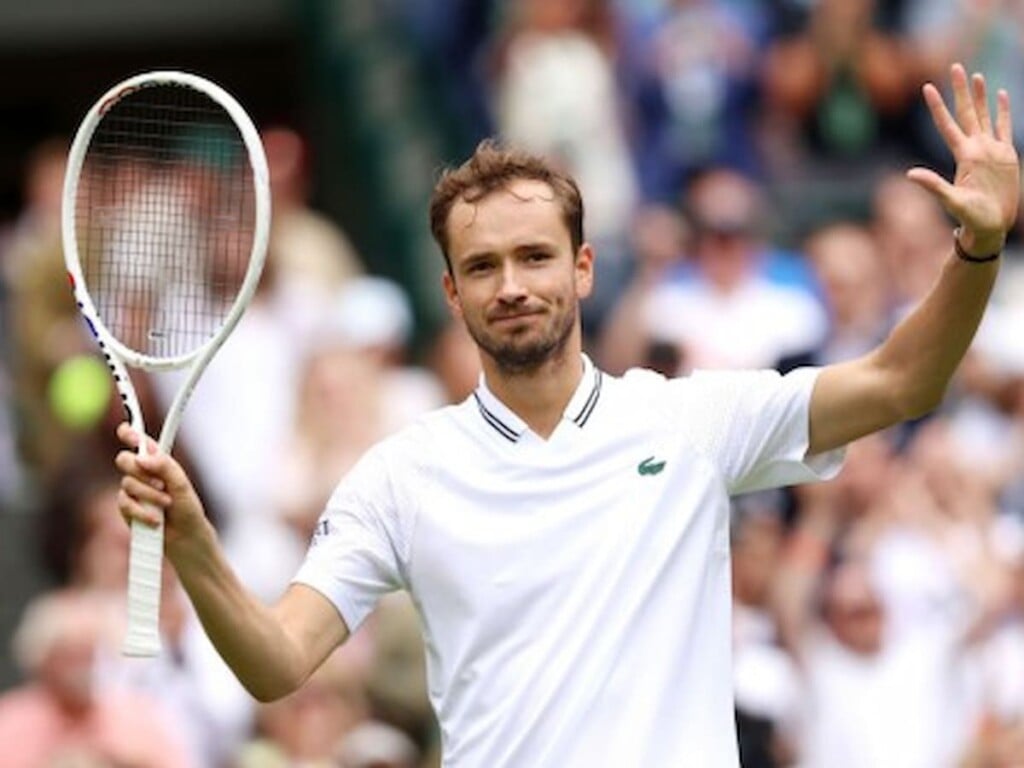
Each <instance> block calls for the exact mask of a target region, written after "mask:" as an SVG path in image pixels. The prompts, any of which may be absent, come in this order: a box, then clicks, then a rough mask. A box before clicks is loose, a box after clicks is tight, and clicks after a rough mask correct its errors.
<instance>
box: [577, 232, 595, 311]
mask: <svg viewBox="0 0 1024 768" xmlns="http://www.w3.org/2000/svg"><path fill="white" fill-rule="evenodd" d="M575 271H576V278H575V279H576V295H577V296H578V297H579V298H581V299H585V298H587V296H589V295H590V293H591V291H593V290H594V249H593V247H592V246H591V245H590V243H583V245H581V246H580V249H579V250H578V251H577V252H576V264H575Z"/></svg>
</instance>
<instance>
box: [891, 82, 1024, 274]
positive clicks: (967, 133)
mask: <svg viewBox="0 0 1024 768" xmlns="http://www.w3.org/2000/svg"><path fill="white" fill-rule="evenodd" d="M950 80H951V82H952V86H953V103H954V109H955V113H956V114H955V116H954V115H953V114H951V113H950V111H949V109H948V108H947V107H946V104H945V102H943V100H942V96H941V95H940V94H939V90H938V89H937V88H936V87H935V86H934V85H933V84H932V83H927V84H926V85H925V86H924V88H923V93H924V100H925V103H927V105H928V109H929V111H930V112H931V114H932V119H933V120H934V121H935V126H936V128H938V130H939V133H940V134H941V135H942V138H943V140H944V141H945V142H946V146H947V147H949V150H950V152H952V153H953V158H954V159H955V160H956V175H955V177H954V179H953V183H950V182H948V181H946V180H945V179H943V178H942V177H941V176H940V175H939V174H937V173H935V172H934V171H932V170H929V169H927V168H912V169H910V170H909V171H908V172H907V177H908V178H909V179H911V180H912V181H914V182H916V183H917V184H920V185H921V186H922V187H924V188H925V189H927V190H928V191H929V192H931V193H932V194H934V195H935V196H936V197H938V198H939V200H940V201H941V202H942V205H943V206H944V207H945V209H946V210H947V211H948V212H949V214H950V215H951V216H953V217H954V218H955V219H956V220H957V221H959V222H960V225H961V229H960V233H959V238H960V245H961V247H962V248H963V249H964V250H965V251H966V252H967V253H968V254H970V255H972V256H984V255H988V254H991V253H996V252H998V251H999V250H1001V249H1002V247H1003V243H1004V242H1005V240H1006V233H1007V232H1008V231H1009V230H1010V228H1011V227H1012V226H1013V223H1014V221H1015V220H1016V218H1017V209H1018V201H1019V197H1020V161H1019V160H1018V158H1017V151H1016V149H1014V146H1013V129H1012V123H1011V118H1010V97H1009V95H1008V94H1007V93H1006V91H1005V90H1002V89H1000V90H999V91H998V93H997V95H996V117H995V123H994V124H993V122H992V118H991V116H990V114H989V107H988V95H987V88H986V84H985V78H984V76H983V75H981V74H974V75H973V76H971V77H970V79H968V77H967V72H966V71H965V70H964V68H963V66H962V65H961V64H954V65H953V66H952V67H951V68H950Z"/></svg>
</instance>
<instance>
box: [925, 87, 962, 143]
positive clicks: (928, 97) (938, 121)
mask: <svg viewBox="0 0 1024 768" xmlns="http://www.w3.org/2000/svg"><path fill="white" fill-rule="evenodd" d="M921 93H922V95H923V96H924V102H925V104H927V105H928V111H929V112H931V115H932V122H934V123H935V127H936V128H937V129H938V131H939V133H940V134H941V135H942V139H943V141H945V142H946V146H947V147H949V148H950V150H952V151H953V152H954V154H955V153H956V150H957V148H958V147H959V146H960V144H961V142H962V141H963V140H964V132H963V131H962V130H960V126H959V125H957V122H956V120H955V119H953V115H952V114H950V112H949V109H948V108H947V107H946V102H945V101H943V100H942V94H941V93H939V89H938V88H936V87H935V86H934V85H932V84H931V83H926V84H925V85H924V87H923V88H922V89H921Z"/></svg>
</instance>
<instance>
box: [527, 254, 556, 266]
mask: <svg viewBox="0 0 1024 768" xmlns="http://www.w3.org/2000/svg"><path fill="white" fill-rule="evenodd" d="M550 258H551V254H550V253H548V252H547V251H530V252H529V253H527V254H526V260H527V261H528V262H530V263H531V264H540V263H542V262H545V261H547V260H548V259H550Z"/></svg>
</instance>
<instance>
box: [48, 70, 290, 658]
mask: <svg viewBox="0 0 1024 768" xmlns="http://www.w3.org/2000/svg"><path fill="white" fill-rule="evenodd" d="M61 227H62V238H63V244H64V258H65V261H66V263H67V271H68V278H69V280H70V282H71V286H72V289H73V290H74V295H75V300H76V302H77V304H78V307H79V309H80V310H81V313H82V316H83V317H84V319H85V323H86V325H87V326H88V328H89V330H90V331H91V332H92V335H93V336H94V337H95V338H96V341H97V342H98V343H99V347H100V351H101V352H102V353H103V356H104V358H105V359H106V362H107V364H108V366H109V367H110V371H111V373H112V374H113V376H114V382H115V384H116V386H117V390H118V392H119V394H120V396H121V400H122V401H123V403H124V407H125V411H126V413H127V418H128V420H129V422H130V423H131V425H132V426H133V427H134V428H135V430H136V431H137V432H138V433H139V434H140V435H144V434H145V432H146V427H145V422H144V421H143V414H142V410H141V408H140V406H139V399H138V397H137V396H136V392H135V389H134V388H133V386H132V381H131V379H130V378H129V375H128V370H127V369H128V368H129V367H131V368H137V369H143V370H146V371H168V370H174V369H183V368H187V369H188V372H187V374H186V375H185V376H184V377H183V379H182V383H181V385H180V387H179V389H178V390H177V394H176V395H175V397H174V398H173V399H172V401H171V404H170V407H169V408H168V410H167V416H166V418H165V420H164V423H163V427H162V428H161V430H160V437H159V440H158V442H159V445H160V448H161V450H163V451H165V452H170V450H171V446H172V444H173V442H174V436H175V433H176V432H177V429H178V424H179V422H180V420H181V415H182V412H183V411H184V409H185V405H186V403H187V402H188V399H189V396H190V395H191V394H192V391H193V389H194V388H195V386H196V383H197V382H198V380H199V377H200V376H201V375H202V373H203V371H204V370H205V368H206V366H207V364H208V363H209V362H210V360H211V358H212V357H213V355H214V354H215V353H216V352H217V350H218V349H219V348H220V346H221V345H222V344H223V343H224V341H225V340H226V339H227V337H228V335H229V334H230V333H231V331H232V329H233V328H234V327H235V325H236V324H237V322H238V320H239V318H240V317H241V315H242V313H243V312H244V311H245V308H246V306H248V304H249V301H250V300H251V298H252V296H253V293H254V291H255V289H256V285H257V283H258V281H259V277H260V272H261V271H262V269H263V262H264V259H265V257H266V246H267V236H268V230H269V227H270V192H269V185H268V174H267V161H266V157H265V156H264V153H263V145H262V143H261V142H260V138H259V134H258V133H257V131H256V129H255V127H254V126H253V124H252V121H251V120H250V119H249V117H248V115H247V114H246V113H245V110H243V109H242V107H241V106H240V105H239V104H238V102H236V101H235V100H234V99H233V98H232V97H231V96H230V95H229V94H228V93H226V92H225V91H224V90H223V89H221V88H220V87H218V86H217V85H215V84H213V83H211V82H209V81H208V80H205V79H203V78H201V77H198V76H196V75H191V74H186V73H182V72H150V73H147V74H142V75H138V76H136V77H132V78H129V79H128V80H125V81H124V82H122V83H120V84H118V85H116V86H114V87H113V88H111V89H110V90H109V91H107V93H105V94H104V95H103V96H102V98H100V99H99V101H97V102H96V104H95V105H93V107H92V109H90V110H89V112H88V113H87V114H86V116H85V118H84V119H83V120H82V124H81V126H80V127H79V129H78V132H77V134H76V135H75V139H74V142H73V143H72V145H71V149H70V152H69V156H68V164H67V171H66V173H65V177H64V197H63V203H62V211H61ZM142 442H143V441H140V446H139V450H140V451H142V450H145V446H144V445H143V444H142ZM162 561H163V526H162V525H160V526H158V527H156V528H150V527H148V526H146V525H143V524H141V523H138V522H133V524H132V529H131V552H130V556H129V575H128V627H127V633H126V636H125V641H124V645H123V652H124V653H125V654H126V655H129V656H155V655H156V654H158V653H159V651H160V635H159V629H158V616H159V609H160V579H161V565H162Z"/></svg>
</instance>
